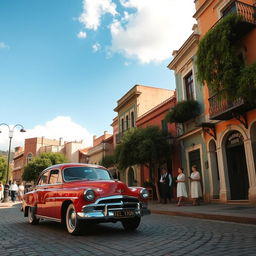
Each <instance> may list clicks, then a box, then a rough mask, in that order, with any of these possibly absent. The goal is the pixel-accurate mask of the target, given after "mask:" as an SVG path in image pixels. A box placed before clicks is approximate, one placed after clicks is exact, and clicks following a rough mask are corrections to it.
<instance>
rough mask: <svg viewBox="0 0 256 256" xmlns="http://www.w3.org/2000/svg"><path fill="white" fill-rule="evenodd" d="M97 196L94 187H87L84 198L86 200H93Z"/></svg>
mask: <svg viewBox="0 0 256 256" xmlns="http://www.w3.org/2000/svg"><path fill="white" fill-rule="evenodd" d="M94 198H95V193H94V191H93V190H92V189H87V190H85V191H84V199H85V200H86V201H93V200H94Z"/></svg>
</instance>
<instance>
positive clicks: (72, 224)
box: [68, 209, 76, 229]
mask: <svg viewBox="0 0 256 256" xmlns="http://www.w3.org/2000/svg"><path fill="white" fill-rule="evenodd" d="M68 224H69V227H70V228H71V229H75V227H76V212H75V211H74V209H70V211H69V218H68Z"/></svg>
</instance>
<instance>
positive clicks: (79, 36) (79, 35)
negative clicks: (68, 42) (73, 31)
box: [77, 31, 87, 39]
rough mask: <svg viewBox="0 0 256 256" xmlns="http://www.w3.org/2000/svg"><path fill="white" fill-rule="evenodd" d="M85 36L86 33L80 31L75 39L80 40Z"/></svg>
mask: <svg viewBox="0 0 256 256" xmlns="http://www.w3.org/2000/svg"><path fill="white" fill-rule="evenodd" d="M86 36H87V35H86V32H84V31H80V32H79V33H78V34H77V37H78V38H81V39H82V38H86Z"/></svg>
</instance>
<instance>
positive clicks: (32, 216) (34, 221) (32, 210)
mask: <svg viewBox="0 0 256 256" xmlns="http://www.w3.org/2000/svg"><path fill="white" fill-rule="evenodd" d="M28 222H29V223H30V224H32V225H36V224H38V223H39V219H38V218H37V217H36V216H35V208H34V207H29V208H28Z"/></svg>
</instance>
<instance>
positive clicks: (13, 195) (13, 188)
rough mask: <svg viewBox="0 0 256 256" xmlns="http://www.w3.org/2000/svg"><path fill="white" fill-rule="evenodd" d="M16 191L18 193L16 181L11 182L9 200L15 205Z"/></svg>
mask: <svg viewBox="0 0 256 256" xmlns="http://www.w3.org/2000/svg"><path fill="white" fill-rule="evenodd" d="M17 191H18V186H17V184H16V181H13V183H12V184H11V186H10V192H11V200H12V202H13V203H15V201H16V194H17Z"/></svg>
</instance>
